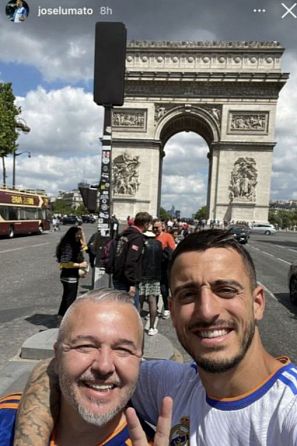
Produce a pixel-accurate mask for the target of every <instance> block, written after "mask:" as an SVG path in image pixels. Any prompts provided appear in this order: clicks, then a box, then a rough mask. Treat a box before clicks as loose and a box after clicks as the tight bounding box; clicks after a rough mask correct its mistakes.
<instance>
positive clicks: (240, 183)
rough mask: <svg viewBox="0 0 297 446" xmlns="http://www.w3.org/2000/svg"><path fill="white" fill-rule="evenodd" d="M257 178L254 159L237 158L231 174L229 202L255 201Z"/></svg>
mask: <svg viewBox="0 0 297 446" xmlns="http://www.w3.org/2000/svg"><path fill="white" fill-rule="evenodd" d="M257 176H258V172H257V169H256V161H255V160H254V158H248V157H245V158H243V157H242V158H238V159H237V160H236V161H235V163H234V167H233V170H232V172H231V181H230V186H229V190H230V194H229V198H230V201H249V202H254V201H256V185H257Z"/></svg>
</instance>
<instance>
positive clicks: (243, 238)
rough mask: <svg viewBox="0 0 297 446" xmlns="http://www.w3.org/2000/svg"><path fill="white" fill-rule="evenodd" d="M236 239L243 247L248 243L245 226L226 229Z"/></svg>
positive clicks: (247, 232) (247, 233)
mask: <svg viewBox="0 0 297 446" xmlns="http://www.w3.org/2000/svg"><path fill="white" fill-rule="evenodd" d="M228 230H229V232H231V233H232V234H233V236H234V238H236V240H237V241H238V242H239V243H242V244H243V245H244V244H246V243H247V242H248V239H249V229H248V228H247V227H246V226H230V228H229V229H228Z"/></svg>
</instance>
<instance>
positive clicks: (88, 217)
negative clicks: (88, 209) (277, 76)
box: [81, 215, 96, 223]
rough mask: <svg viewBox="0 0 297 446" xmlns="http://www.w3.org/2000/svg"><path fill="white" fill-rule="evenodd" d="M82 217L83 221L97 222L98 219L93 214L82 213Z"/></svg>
mask: <svg viewBox="0 0 297 446" xmlns="http://www.w3.org/2000/svg"><path fill="white" fill-rule="evenodd" d="M81 219H82V222H83V223H95V221H96V219H95V217H94V216H93V215H82V216H81Z"/></svg>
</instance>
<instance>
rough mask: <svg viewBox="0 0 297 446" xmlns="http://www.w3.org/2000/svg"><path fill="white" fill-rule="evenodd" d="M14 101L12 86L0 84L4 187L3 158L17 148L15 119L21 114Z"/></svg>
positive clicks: (4, 180)
mask: <svg viewBox="0 0 297 446" xmlns="http://www.w3.org/2000/svg"><path fill="white" fill-rule="evenodd" d="M14 101H15V96H14V94H13V92H12V85H11V84H10V83H9V84H5V83H0V157H1V158H2V170H3V186H4V187H5V186H6V168H5V157H6V156H7V155H9V154H10V153H13V152H14V151H15V150H16V148H17V143H16V142H17V138H18V133H17V131H16V117H17V116H18V115H19V114H20V113H21V108H20V107H17V106H16V105H15V103H14Z"/></svg>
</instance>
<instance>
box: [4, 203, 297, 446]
mask: <svg viewBox="0 0 297 446" xmlns="http://www.w3.org/2000/svg"><path fill="white" fill-rule="evenodd" d="M167 226H168V225H167ZM169 227H170V225H169ZM183 229H184V230H188V228H183ZM68 232H69V231H68ZM74 240H75V243H80V251H81V250H82V249H83V248H82V247H83V246H84V245H86V244H85V241H84V240H83V236H82V234H79V233H76V235H75V237H74ZM69 243H70V242H69V241H68V238H66V241H65V240H63V239H62V240H61V242H60V244H59V245H58V248H57V256H58V255H59V254H58V253H59V252H60V251H62V248H61V247H62V246H64V244H65V246H67V244H68V245H69ZM74 246H76V245H74ZM109 246H111V245H109ZM114 248H115V249H113V250H112V249H110V253H111V252H112V255H113V264H114V271H113V285H114V289H97V290H93V291H91V292H89V293H87V294H85V295H84V296H82V297H81V298H80V299H76V300H75V301H74V302H73V303H72V304H71V305H70V306H69V307H68V309H67V311H66V313H65V315H64V317H63V319H62V322H61V325H60V328H59V334H58V338H57V342H56V344H55V347H54V358H53V359H52V360H50V361H43V362H41V363H40V364H39V365H38V366H37V367H35V369H34V370H33V372H32V375H31V377H30V379H29V382H28V384H27V387H26V390H25V393H24V395H23V396H22V397H21V395H20V394H11V395H8V396H5V397H4V398H3V399H2V400H0V439H1V446H12V445H14V446H28V445H33V444H34V446H48V445H50V446H68V445H72V444H75V445H76V446H95V445H97V446H98V445H100V446H103V445H104V446H124V445H125V446H131V445H134V446H147V445H148V444H154V445H155V446H166V445H171V446H174V445H185V446H186V445H192V446H196V445H197V446H198V445H199V446H217V445H218V444H220V445H222V446H242V445H251V446H256V445H257V446H262V445H263V446H264V445H265V446H282V445H283V446H296V445H297V366H296V365H295V364H293V363H291V361H290V359H289V358H288V357H286V356H280V357H276V358H275V357H273V356H272V355H271V354H270V353H269V352H268V351H267V350H266V349H265V347H264V346H263V343H262V340H261V336H260V332H259V327H258V323H259V321H261V319H262V318H263V316H264V309H265V295H264V289H263V287H262V286H261V285H259V284H258V282H257V278H256V271H255V266H254V263H253V260H252V258H251V256H250V254H249V253H248V251H247V250H246V249H245V248H244V247H243V246H242V245H241V244H239V243H238V242H237V241H236V240H235V238H234V236H233V235H232V234H231V233H230V232H228V231H227V230H224V229H204V230H201V231H194V232H193V233H189V230H188V233H187V234H186V235H185V236H184V237H183V239H182V240H181V241H179V243H178V244H176V243H175V242H174V237H173V236H172V234H170V232H169V230H168V229H167V228H166V227H165V225H164V224H163V222H162V221H160V220H159V219H152V218H151V216H150V215H149V214H148V213H146V212H140V213H138V214H137V215H136V216H135V218H134V219H133V222H132V223H131V224H130V225H128V227H127V228H125V229H124V230H123V231H122V232H120V233H119V234H118V235H117V236H116V242H115V243H114ZM70 251H71V252H74V251H75V249H74V248H71V249H69V248H67V249H65V252H66V253H69V252H70ZM165 252H166V256H167V257H168V258H167V260H166V261H165V255H164V253H165ZM123 253H124V254H125V255H123ZM124 258H125V259H126V262H127V263H126V262H124V261H123V259H124ZM62 260H63V259H62V257H61V263H63V262H62ZM79 260H80V259H77V260H76V262H77V264H78V265H79V263H80V262H79ZM162 262H167V264H166V272H167V274H166V279H165V276H163V277H162ZM65 263H67V261H65ZM73 263H75V262H73ZM80 266H81V265H80ZM117 268H119V269H118V270H117ZM66 269H67V268H66ZM70 269H74V265H73V264H72V268H70ZM164 270H165V268H164ZM62 271H63V267H62ZM64 274H65V273H64ZM65 277H67V274H66V276H65ZM61 280H62V273H61ZM66 283H67V282H66ZM162 289H163V291H162ZM169 290H170V291H169ZM159 296H162V298H163V302H164V308H165V309H164V310H163V316H164V317H166V315H167V313H165V311H168V312H170V313H169V314H170V316H171V319H172V323H173V326H174V328H175V331H176V334H177V337H178V340H179V342H180V344H181V345H182V346H183V348H184V349H185V350H186V352H187V353H188V354H189V355H190V357H191V358H192V360H191V361H190V362H186V363H177V362H175V361H171V360H161V361H156V360H150V361H142V360H141V359H142V349H143V324H142V320H141V317H140V314H139V311H138V310H139V308H141V307H142V306H143V304H144V302H145V301H147V302H148V305H149V311H150V313H149V318H150V327H149V332H150V331H151V333H152V335H153V333H154V332H153V330H154V328H155V326H154V323H155V318H156V301H157V299H158V297H159ZM166 298H167V303H166V304H165V302H166ZM166 305H168V307H167V308H168V310H167V309H166ZM149 332H148V334H150V333H149ZM16 415H18V416H17V419H16Z"/></svg>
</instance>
